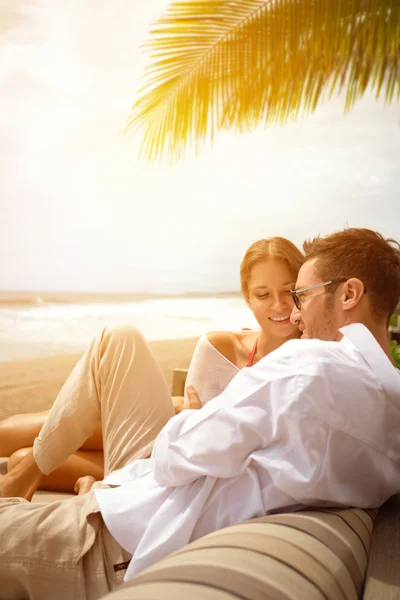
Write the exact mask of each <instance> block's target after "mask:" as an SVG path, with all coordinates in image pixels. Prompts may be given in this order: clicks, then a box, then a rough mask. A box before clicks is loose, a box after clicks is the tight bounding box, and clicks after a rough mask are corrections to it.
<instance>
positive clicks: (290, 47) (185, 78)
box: [126, 0, 400, 160]
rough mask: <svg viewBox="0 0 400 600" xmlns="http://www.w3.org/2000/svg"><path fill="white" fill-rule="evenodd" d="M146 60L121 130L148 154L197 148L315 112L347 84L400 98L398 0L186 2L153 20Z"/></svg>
mask: <svg viewBox="0 0 400 600" xmlns="http://www.w3.org/2000/svg"><path fill="white" fill-rule="evenodd" d="M147 49H148V50H149V51H150V59H151V61H150V64H149V66H148V68H147V70H146V72H145V74H144V85H143V87H142V88H141V89H140V90H139V93H138V99H137V100H136V102H135V103H134V105H133V108H132V113H131V115H130V117H129V119H128V123H127V126H126V131H134V130H136V129H138V128H139V129H142V131H143V143H142V152H143V153H144V154H145V155H146V156H147V157H148V159H150V160H152V159H157V158H161V157H162V156H169V157H170V158H172V159H177V158H179V157H180V156H181V155H182V153H183V151H184V150H185V149H186V147H187V146H191V147H195V148H196V150H199V149H200V148H201V147H202V146H203V145H204V143H205V142H206V141H212V139H213V138H214V136H215V135H216V133H218V132H219V131H221V130H223V129H229V130H235V131H251V130H252V129H254V128H255V127H257V126H258V125H259V124H260V123H265V124H269V123H276V122H279V123H286V122H287V121H288V120H289V119H293V118H296V117H297V116H298V115H299V113H300V112H302V113H308V112H310V111H313V110H315V108H316V106H317V105H318V102H319V100H320V98H321V97H322V96H326V95H328V94H330V95H331V94H333V93H334V92H340V91H342V90H345V92H346V95H345V109H346V110H349V109H350V108H351V107H352V106H353V105H354V103H355V102H356V100H357V99H359V98H361V97H362V96H363V94H364V93H365V91H366V90H367V88H368V87H370V88H371V89H373V90H375V93H376V96H377V97H379V96H380V95H382V93H384V94H385V99H386V101H387V102H390V101H392V100H393V98H394V97H395V96H396V97H397V99H398V98H399V97H400V77H399V72H400V0H236V1H224V0H183V1H177V0H176V1H174V2H172V3H171V5H170V6H169V8H168V9H167V11H166V12H165V14H164V15H163V16H162V17H161V18H160V19H159V20H158V21H157V22H156V23H155V24H154V25H153V26H152V28H151V30H150V35H149V40H148V43H147Z"/></svg>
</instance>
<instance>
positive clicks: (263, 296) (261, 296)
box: [257, 294, 269, 299]
mask: <svg viewBox="0 0 400 600" xmlns="http://www.w3.org/2000/svg"><path fill="white" fill-rule="evenodd" d="M268 297H269V294H259V295H258V296H257V298H261V299H262V298H268Z"/></svg>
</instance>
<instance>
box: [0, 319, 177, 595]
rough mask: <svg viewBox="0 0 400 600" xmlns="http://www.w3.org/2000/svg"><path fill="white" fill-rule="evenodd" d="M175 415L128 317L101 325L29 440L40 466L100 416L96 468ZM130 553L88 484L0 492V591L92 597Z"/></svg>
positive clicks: (131, 452) (123, 459)
mask: <svg viewBox="0 0 400 600" xmlns="http://www.w3.org/2000/svg"><path fill="white" fill-rule="evenodd" d="M173 415H174V408H173V404H172V401H171V397H170V393H169V390H168V386H167V384H166V381H165V379H164V377H163V375H162V372H161V370H160V368H159V366H158V365H157V363H156V361H155V358H154V356H153V355H152V353H151V351H150V349H149V347H148V346H147V344H146V341H145V340H144V338H143V336H142V335H141V334H140V333H139V332H138V331H137V330H136V329H134V328H132V327H118V328H114V329H111V328H106V329H105V330H104V331H103V332H102V334H101V335H100V336H99V337H97V338H96V339H95V340H94V341H93V343H92V345H91V346H90V348H89V349H88V350H87V352H86V353H85V354H84V355H83V357H82V358H81V360H80V361H79V363H78V364H77V365H76V367H75V369H74V370H73V371H72V373H71V375H70V377H69V378H68V380H67V381H66V383H65V385H64V387H63V388H62V390H61V392H60V394H59V395H58V397H57V399H56V401H55V403H54V405H53V407H52V409H51V411H50V413H49V415H48V418H47V421H46V423H45V425H44V426H43V428H42V430H41V432H40V434H39V436H38V438H37V439H36V440H35V444H34V457H35V461H36V463H37V465H38V467H39V469H40V470H41V471H42V473H44V474H45V475H47V474H49V473H50V472H51V471H53V470H54V469H55V468H57V467H58V466H59V465H61V464H62V463H63V462H64V461H65V460H66V459H67V457H68V456H69V455H70V454H72V453H73V452H75V450H77V449H78V448H79V447H80V446H81V445H82V443H83V442H84V441H85V440H86V439H87V438H88V437H89V436H90V435H91V434H92V433H93V432H94V430H95V428H96V426H97V424H98V423H99V422H100V421H101V424H102V429H103V445H104V469H105V474H107V473H109V472H110V471H112V470H115V469H118V468H121V467H123V466H124V465H126V464H128V463H129V462H131V461H133V460H135V459H137V458H143V457H145V456H148V454H149V453H150V451H151V448H152V445H153V443H154V439H155V438H156V436H157V434H158V433H159V431H160V430H161V429H162V427H163V426H164V425H165V423H167V421H168V420H169V419H170V418H171V417H172V416H173ZM129 558H130V556H129V554H128V553H127V552H126V551H125V550H123V549H122V548H121V547H120V546H119V545H118V544H117V542H115V540H114V539H113V538H112V536H111V535H110V533H109V532H108V530H107V528H106V527H105V525H104V522H103V520H102V519H101V515H100V513H99V507H98V504H97V502H96V498H95V495H94V492H93V491H92V492H90V493H88V494H85V495H82V496H77V497H75V498H71V499H68V500H63V501H60V502H54V503H51V504H31V503H29V502H26V501H24V500H21V499H16V498H11V499H4V500H0V600H25V599H29V600H39V599H40V600H53V599H54V598H57V600H71V599H72V598H74V600H92V599H95V598H99V597H101V596H102V595H103V594H106V593H107V592H108V591H110V590H111V589H114V588H115V587H116V586H117V585H119V583H120V582H121V581H122V579H123V576H124V574H125V571H124V569H123V568H120V567H119V566H117V565H120V564H121V563H124V562H126V561H127V560H128V559H129Z"/></svg>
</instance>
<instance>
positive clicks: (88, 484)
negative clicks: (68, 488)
mask: <svg viewBox="0 0 400 600" xmlns="http://www.w3.org/2000/svg"><path fill="white" fill-rule="evenodd" d="M95 481H96V479H95V478H94V477H92V476H91V475H85V477H79V479H77V480H76V483H75V486H74V492H75V494H78V496H80V495H81V494H87V492H90V490H91V489H92V486H93V484H94V483H95Z"/></svg>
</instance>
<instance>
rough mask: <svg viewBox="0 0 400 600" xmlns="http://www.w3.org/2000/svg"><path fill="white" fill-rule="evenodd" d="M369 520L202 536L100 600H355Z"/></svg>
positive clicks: (299, 517)
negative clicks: (179, 599) (185, 599)
mask: <svg viewBox="0 0 400 600" xmlns="http://www.w3.org/2000/svg"><path fill="white" fill-rule="evenodd" d="M374 517H375V512H374V511H364V510H361V509H348V510H307V511H302V512H298V513H291V514H280V515H270V516H268V517H263V518H260V519H254V520H252V521H247V522H245V523H242V524H240V525H235V526H233V527H227V528H226V529H222V530H220V531H217V532H215V533H213V534H210V535H208V536H205V537H204V538H202V539H200V540H197V541H196V542H194V543H192V544H190V545H189V546H186V547H185V548H183V549H182V550H180V551H179V552H175V553H174V554H171V555H170V556H168V557H167V558H165V559H163V560H161V561H160V562H158V563H157V564H156V565H154V566H153V567H150V568H149V569H146V570H145V571H143V572H142V573H140V574H139V575H137V576H136V577H135V578H133V579H132V580H131V581H129V582H128V583H126V584H124V585H123V586H122V587H121V588H119V589H118V590H115V591H114V592H112V593H110V594H108V595H107V596H106V598H107V600H108V599H109V600H129V599H132V600H133V599H134V600H153V599H154V598H157V600H173V599H176V598H190V599H191V600H237V598H241V599H243V600H267V599H268V600H269V599H271V600H284V599H285V600H286V599H287V598H293V599H294V598H298V599H304V598H307V600H339V599H340V600H356V599H357V598H358V597H359V595H360V593H361V590H362V587H363V582H364V577H365V572H366V568H367V563H368V556H369V549H370V543H371V535H372V529H373V522H374Z"/></svg>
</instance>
